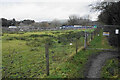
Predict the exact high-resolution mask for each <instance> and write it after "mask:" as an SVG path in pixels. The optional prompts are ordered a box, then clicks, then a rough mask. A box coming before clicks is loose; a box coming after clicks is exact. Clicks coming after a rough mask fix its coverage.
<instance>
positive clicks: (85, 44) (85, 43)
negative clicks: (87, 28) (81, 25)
mask: <svg viewBox="0 0 120 80" xmlns="http://www.w3.org/2000/svg"><path fill="white" fill-rule="evenodd" d="M86 47H87V33H86V32H85V39H84V48H85V49H86Z"/></svg>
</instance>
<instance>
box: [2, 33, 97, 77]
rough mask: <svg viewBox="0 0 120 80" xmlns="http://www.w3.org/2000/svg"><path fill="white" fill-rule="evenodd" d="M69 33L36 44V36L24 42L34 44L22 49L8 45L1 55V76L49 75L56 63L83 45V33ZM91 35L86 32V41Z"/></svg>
mask: <svg viewBox="0 0 120 80" xmlns="http://www.w3.org/2000/svg"><path fill="white" fill-rule="evenodd" d="M94 33H95V32H94ZM80 34H82V35H80ZM71 35H72V34H71V33H69V35H67V37H66V36H62V37H64V38H63V39H59V38H57V39H58V40H56V39H55V40H56V41H55V40H53V42H52V41H51V38H50V39H48V40H47V41H45V42H44V41H43V42H44V43H43V42H40V44H38V43H39V41H38V42H37V40H38V39H37V38H36V40H35V41H33V42H34V43H33V42H32V43H28V42H26V44H27V45H28V44H29V45H30V44H34V46H32V47H31V46H30V47H29V49H27V50H26V49H25V50H24V49H22V51H20V50H19V49H18V50H17V49H13V48H12V47H9V49H7V50H8V54H6V53H4V54H3V56H2V57H3V59H2V61H3V65H2V69H3V71H2V77H3V78H33V77H35V78H38V77H44V76H46V74H47V75H50V74H49V72H50V71H51V70H54V69H55V68H57V64H59V63H62V62H64V61H65V60H66V59H68V58H69V57H70V56H71V55H72V54H76V53H77V52H78V50H79V49H80V48H81V47H83V46H84V43H85V40H84V39H85V36H84V33H79V35H78V34H74V35H73V36H74V37H73V36H71ZM75 35H77V36H75ZM70 36H71V37H70ZM78 36H80V37H78ZM93 36H94V35H93V32H88V33H87V41H88V43H89V42H90V41H91V40H92V38H93ZM60 38H61V36H60ZM29 42H30V41H29ZM46 42H49V43H47V45H48V47H45V45H46ZM35 44H37V47H35V46H36V45H35ZM20 47H21V46H20ZM46 48H47V49H46ZM76 51H77V52H76ZM48 55H49V56H48ZM48 61H49V62H48ZM46 63H47V64H46Z"/></svg>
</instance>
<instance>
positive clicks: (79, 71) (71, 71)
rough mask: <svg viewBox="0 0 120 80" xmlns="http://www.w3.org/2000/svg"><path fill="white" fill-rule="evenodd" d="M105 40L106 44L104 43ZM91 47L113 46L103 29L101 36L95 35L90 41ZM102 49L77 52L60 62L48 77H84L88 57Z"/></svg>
mask: <svg viewBox="0 0 120 80" xmlns="http://www.w3.org/2000/svg"><path fill="white" fill-rule="evenodd" d="M103 41H104V44H102V43H103ZM89 48H112V47H111V46H110V45H109V44H108V42H107V39H106V37H104V36H103V35H102V30H101V32H100V36H95V38H94V39H93V40H92V41H91V42H90V44H89ZM98 52H101V50H81V51H79V52H78V53H77V54H75V55H74V56H73V57H72V58H70V59H69V60H67V61H66V62H62V63H61V64H58V67H57V68H55V69H54V70H51V72H50V74H51V75H50V76H48V78H84V71H85V64H86V62H87V61H88V58H89V56H90V55H92V54H97V53H98Z"/></svg>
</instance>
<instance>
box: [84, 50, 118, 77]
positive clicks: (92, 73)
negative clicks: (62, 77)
mask: <svg viewBox="0 0 120 80" xmlns="http://www.w3.org/2000/svg"><path fill="white" fill-rule="evenodd" d="M114 57H118V53H117V52H115V51H103V52H101V53H100V54H97V55H94V56H92V58H91V59H90V60H89V61H88V63H87V67H86V68H87V69H86V74H85V76H86V77H87V78H101V75H100V74H101V69H102V66H103V65H104V64H105V62H106V60H108V59H111V58H114Z"/></svg>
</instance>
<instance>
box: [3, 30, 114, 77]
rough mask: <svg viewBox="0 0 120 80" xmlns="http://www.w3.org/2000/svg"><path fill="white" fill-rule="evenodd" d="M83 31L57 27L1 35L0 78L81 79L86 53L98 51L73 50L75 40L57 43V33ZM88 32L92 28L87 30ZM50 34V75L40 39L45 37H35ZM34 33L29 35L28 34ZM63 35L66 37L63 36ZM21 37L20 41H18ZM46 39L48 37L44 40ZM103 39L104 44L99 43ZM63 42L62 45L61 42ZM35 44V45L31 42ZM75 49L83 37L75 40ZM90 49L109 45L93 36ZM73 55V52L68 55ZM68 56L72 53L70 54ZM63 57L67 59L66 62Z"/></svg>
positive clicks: (82, 42) (42, 39) (43, 40)
mask: <svg viewBox="0 0 120 80" xmlns="http://www.w3.org/2000/svg"><path fill="white" fill-rule="evenodd" d="M80 31H84V30H59V31H42V32H26V33H24V34H19V33H15V34H8V33H4V36H2V38H3V39H2V40H3V42H2V57H3V58H2V61H3V72H2V73H3V77H11V78H19V77H27V78H31V77H32V78H33V77H34V78H79V77H80V78H82V77H84V75H83V72H84V67H85V64H86V62H87V59H88V57H89V56H90V55H92V54H94V53H96V52H99V51H100V50H86V51H84V50H81V51H79V52H78V53H77V54H74V53H75V41H72V43H73V45H72V46H71V45H69V43H71V42H69V41H67V42H64V41H63V42H62V43H58V37H59V36H60V35H64V34H68V33H70V32H74V33H77V32H80ZM87 31H88V32H92V31H94V30H87ZM46 34H47V35H50V36H51V35H52V36H53V37H55V38H52V41H53V45H52V46H50V48H49V59H50V76H46V71H45V70H46V67H45V66H46V62H45V48H44V42H45V40H46V38H48V37H35V36H40V35H46ZM31 35H34V36H33V37H30V36H31ZM65 38H66V37H65ZM21 39H22V40H21ZM48 41H49V40H48ZM103 42H104V43H103ZM63 43H66V45H63ZM35 44H36V45H35ZM77 44H78V48H81V47H83V46H84V37H82V36H81V38H80V39H79V40H78V43H77ZM89 47H90V48H112V47H111V46H109V45H108V43H107V39H106V37H104V36H102V31H101V32H100V36H95V38H94V39H93V40H92V41H91V42H90V44H89ZM72 54H73V55H72ZM70 55H72V56H71V57H70ZM66 60H67V61H66Z"/></svg>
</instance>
